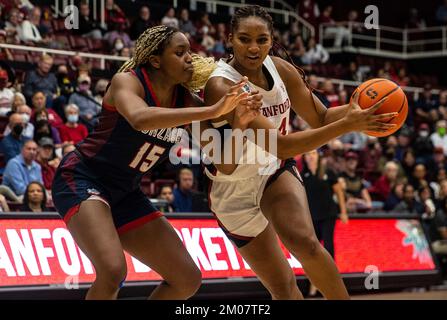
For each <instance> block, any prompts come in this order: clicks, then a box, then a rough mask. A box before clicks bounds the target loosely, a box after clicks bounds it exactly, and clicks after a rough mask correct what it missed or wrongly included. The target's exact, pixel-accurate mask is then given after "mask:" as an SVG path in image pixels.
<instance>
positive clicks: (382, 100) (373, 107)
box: [368, 97, 388, 112]
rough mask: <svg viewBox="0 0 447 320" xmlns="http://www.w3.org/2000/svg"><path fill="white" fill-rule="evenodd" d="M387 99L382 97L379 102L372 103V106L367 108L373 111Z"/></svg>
mask: <svg viewBox="0 0 447 320" xmlns="http://www.w3.org/2000/svg"><path fill="white" fill-rule="evenodd" d="M387 99H388V97H385V98H382V99H381V100H380V101H379V102H377V103H376V104H374V105H373V106H372V107H369V108H368V110H369V112H375V111H376V110H377V109H379V108H380V107H381V106H382V105H383V104H384V103H385V101H386V100H387Z"/></svg>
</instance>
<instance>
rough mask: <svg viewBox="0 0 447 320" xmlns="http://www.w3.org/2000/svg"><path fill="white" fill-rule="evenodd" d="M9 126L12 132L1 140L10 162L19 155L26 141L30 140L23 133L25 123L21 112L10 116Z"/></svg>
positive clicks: (6, 159) (5, 154) (6, 158)
mask: <svg viewBox="0 0 447 320" xmlns="http://www.w3.org/2000/svg"><path fill="white" fill-rule="evenodd" d="M8 127H9V129H10V132H11V133H10V134H8V135H7V136H6V137H4V138H3V139H2V141H1V142H0V144H1V150H2V153H3V154H4V157H5V161H6V162H9V160H10V159H12V158H14V157H15V156H17V155H19V154H20V152H21V150H22V149H23V145H24V143H25V142H26V141H27V140H29V139H28V138H26V137H24V136H23V135H22V133H23V128H24V127H25V123H24V121H23V117H22V116H21V115H20V114H18V113H13V114H11V115H10V116H9V123H8Z"/></svg>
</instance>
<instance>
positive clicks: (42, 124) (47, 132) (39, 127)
mask: <svg viewBox="0 0 447 320" xmlns="http://www.w3.org/2000/svg"><path fill="white" fill-rule="evenodd" d="M35 120H36V121H35V128H34V141H40V139H42V138H43V137H48V138H51V139H53V141H54V143H55V145H56V148H59V147H61V138H60V135H59V131H58V130H57V129H56V128H55V127H53V126H51V124H50V123H49V122H48V113H47V112H46V110H42V111H40V112H38V113H36V115H35Z"/></svg>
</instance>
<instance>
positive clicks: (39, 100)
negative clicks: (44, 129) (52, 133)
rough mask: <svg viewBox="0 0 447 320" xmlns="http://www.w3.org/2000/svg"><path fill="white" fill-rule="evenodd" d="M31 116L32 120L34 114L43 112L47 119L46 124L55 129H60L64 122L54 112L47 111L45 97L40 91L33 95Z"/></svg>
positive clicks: (51, 110) (34, 117)
mask: <svg viewBox="0 0 447 320" xmlns="http://www.w3.org/2000/svg"><path fill="white" fill-rule="evenodd" d="M32 102H33V114H32V115H31V118H32V119H36V113H38V112H42V111H45V112H46V114H47V116H48V118H47V120H48V122H49V123H50V124H51V125H52V126H53V127H55V128H57V127H60V126H61V125H62V124H63V123H64V122H63V121H62V119H61V117H59V115H58V114H57V113H56V111H54V109H47V107H46V97H45V94H44V93H43V92H41V91H37V92H36V93H34V94H33V99H32Z"/></svg>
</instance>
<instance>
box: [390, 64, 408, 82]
mask: <svg viewBox="0 0 447 320" xmlns="http://www.w3.org/2000/svg"><path fill="white" fill-rule="evenodd" d="M392 79H393V81H394V82H396V83H397V84H398V85H399V86H401V87H406V86H408V85H409V84H410V78H409V77H408V76H407V69H405V68H403V67H402V68H400V69H399V71H398V73H397V76H396V77H393V78H392Z"/></svg>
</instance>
